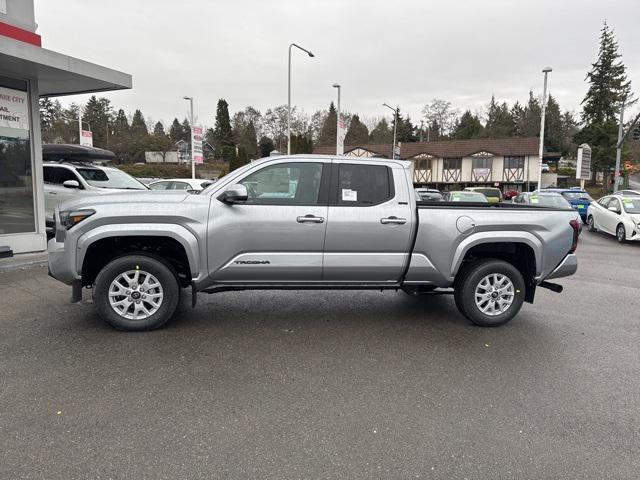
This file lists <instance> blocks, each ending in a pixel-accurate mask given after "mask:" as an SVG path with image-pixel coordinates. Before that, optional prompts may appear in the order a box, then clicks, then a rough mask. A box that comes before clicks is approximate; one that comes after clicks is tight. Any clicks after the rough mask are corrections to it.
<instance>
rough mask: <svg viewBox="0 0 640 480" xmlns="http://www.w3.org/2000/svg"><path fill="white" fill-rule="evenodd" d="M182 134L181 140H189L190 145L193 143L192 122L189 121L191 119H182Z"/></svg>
mask: <svg viewBox="0 0 640 480" xmlns="http://www.w3.org/2000/svg"><path fill="white" fill-rule="evenodd" d="M181 132H182V136H181V137H180V140H183V141H185V142H187V143H188V144H189V145H191V123H189V119H188V118H185V119H184V120H183V121H182V129H181Z"/></svg>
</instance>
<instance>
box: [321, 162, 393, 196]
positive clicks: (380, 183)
mask: <svg viewBox="0 0 640 480" xmlns="http://www.w3.org/2000/svg"><path fill="white" fill-rule="evenodd" d="M335 170H337V192H336V196H335V198H336V204H337V205H343V206H347V205H348V206H370V205H377V204H380V203H383V202H386V201H387V200H390V199H391V198H393V196H394V190H393V175H392V173H391V169H390V168H389V167H387V166H385V165H366V164H360V165H358V164H351V163H339V164H337V165H334V175H336V173H335ZM333 184H334V185H336V183H335V182H334V183H333Z"/></svg>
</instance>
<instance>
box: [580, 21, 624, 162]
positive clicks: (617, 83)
mask: <svg viewBox="0 0 640 480" xmlns="http://www.w3.org/2000/svg"><path fill="white" fill-rule="evenodd" d="M591 67H592V68H591V70H590V71H589V73H587V78H586V79H587V81H588V82H589V89H588V91H587V94H586V95H585V97H584V99H583V100H582V123H583V125H584V126H583V128H582V130H580V132H578V134H576V136H575V141H576V143H577V144H581V143H588V144H589V146H590V147H591V159H592V168H593V170H595V171H606V170H608V169H609V167H611V166H612V165H613V164H614V162H615V149H616V143H617V135H618V122H617V116H618V112H619V108H620V104H621V103H622V101H623V100H625V99H626V101H627V104H628V103H630V101H631V95H630V93H631V82H630V81H629V80H627V74H626V68H625V66H624V64H623V63H622V61H621V60H620V54H619V53H618V42H617V41H616V39H615V36H614V34H613V30H612V29H611V28H610V27H609V26H608V25H607V23H606V22H605V24H604V26H603V27H602V30H601V34H600V48H599V50H598V58H597V59H596V61H595V63H593V64H592V65H591Z"/></svg>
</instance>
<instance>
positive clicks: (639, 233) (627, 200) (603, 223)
mask: <svg viewBox="0 0 640 480" xmlns="http://www.w3.org/2000/svg"><path fill="white" fill-rule="evenodd" d="M587 225H588V228H589V231H590V232H595V231H597V230H601V231H603V232H606V233H609V234H611V235H615V236H616V238H617V239H618V241H619V242H620V243H622V242H624V241H627V240H629V241H639V240H640V197H637V196H627V197H624V196H619V195H609V196H606V197H602V198H601V199H600V200H598V201H597V202H592V203H591V205H589V208H588V209H587Z"/></svg>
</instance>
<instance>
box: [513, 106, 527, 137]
mask: <svg viewBox="0 0 640 480" xmlns="http://www.w3.org/2000/svg"><path fill="white" fill-rule="evenodd" d="M525 115H526V109H525V107H523V106H522V105H520V102H516V103H514V104H513V107H511V120H512V121H513V136H514V137H524V136H525V135H524V124H525Z"/></svg>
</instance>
